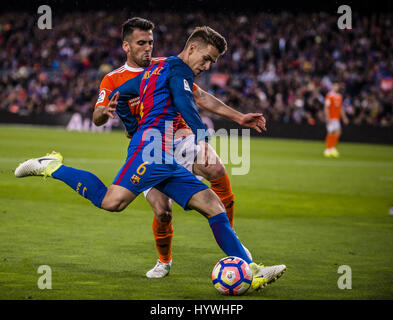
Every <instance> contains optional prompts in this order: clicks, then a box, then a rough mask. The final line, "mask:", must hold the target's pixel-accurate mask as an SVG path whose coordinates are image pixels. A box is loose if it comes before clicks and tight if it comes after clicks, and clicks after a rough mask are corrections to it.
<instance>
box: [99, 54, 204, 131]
mask: <svg viewBox="0 0 393 320" xmlns="http://www.w3.org/2000/svg"><path fill="white" fill-rule="evenodd" d="M165 59H166V58H153V59H152V61H151V64H155V63H158V62H161V61H163V60H165ZM143 70H144V69H143V68H132V67H130V66H128V65H127V63H125V64H124V65H123V66H121V67H120V68H118V69H116V70H113V71H112V72H110V73H108V74H107V75H106V76H105V77H104V78H103V79H102V81H101V85H100V93H99V95H98V100H97V102H96V105H95V108H97V107H98V106H107V105H108V103H109V98H108V97H109V95H110V94H111V93H112V91H113V90H115V89H116V88H117V87H119V86H121V85H122V84H123V83H124V82H126V81H128V80H130V79H132V78H135V77H136V76H138V74H140V73H141V72H142V71H143ZM197 88H198V86H197V85H196V84H195V83H194V84H193V87H192V90H193V91H194V90H196V89H197ZM128 107H129V108H130V110H131V113H132V115H133V116H134V117H135V118H136V119H137V120H138V121H139V120H140V106H139V97H136V98H133V99H130V100H129V101H128ZM178 117H179V121H178V124H177V127H176V128H174V131H176V130H179V129H183V128H188V129H189V127H188V126H187V124H186V122H185V121H184V119H183V118H182V117H181V115H180V113H179V115H178ZM175 122H177V121H176V119H175Z"/></svg>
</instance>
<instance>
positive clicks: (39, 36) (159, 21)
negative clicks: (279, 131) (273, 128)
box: [0, 11, 393, 126]
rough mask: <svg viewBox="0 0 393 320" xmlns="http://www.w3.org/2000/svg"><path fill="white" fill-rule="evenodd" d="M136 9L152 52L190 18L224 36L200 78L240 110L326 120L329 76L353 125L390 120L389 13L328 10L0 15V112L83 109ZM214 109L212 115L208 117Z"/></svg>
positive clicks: (169, 45)
mask: <svg viewBox="0 0 393 320" xmlns="http://www.w3.org/2000/svg"><path fill="white" fill-rule="evenodd" d="M132 16H141V17H144V18H147V19H150V20H152V21H153V22H154V23H155V24H156V28H155V31H154V36H155V47H154V51H153V56H156V57H160V56H170V55H176V54H178V53H179V52H180V51H181V50H182V48H183V45H184V43H185V40H186V39H187V37H188V35H189V34H190V32H191V31H192V29H193V28H194V27H195V26H199V25H209V26H211V27H212V28H214V29H216V30H217V31H218V32H220V33H221V34H223V35H224V36H225V37H226V39H227V41H228V51H227V52H226V53H225V55H224V56H223V57H222V58H220V59H219V61H218V63H217V64H215V65H213V67H212V69H211V70H210V71H209V72H206V73H204V74H203V75H202V76H201V77H200V78H199V79H197V82H198V84H199V85H200V86H201V87H202V88H204V89H205V90H208V91H209V92H211V93H213V94H214V95H216V96H217V97H218V98H220V99H222V100H223V101H224V102H226V103H227V104H228V105H230V106H232V107H234V108H236V109H238V110H240V111H242V112H262V113H263V114H264V115H265V117H266V118H267V119H268V120H269V121H281V122H286V123H308V124H309V125H314V124H317V123H321V122H323V121H324V117H323V103H324V97H325V95H326V93H327V92H328V91H329V90H330V87H331V84H332V82H333V81H338V82H339V83H340V84H341V91H342V94H343V98H344V102H343V107H344V108H345V111H346V113H347V115H348V118H349V119H350V122H351V123H353V124H370V125H377V126H391V125H392V124H393V50H392V48H393V37H392V32H393V15H392V14H388V13H384V14H378V15H371V14H370V15H369V16H358V15H356V14H355V13H354V14H353V21H352V29H351V30H340V29H339V28H338V26H337V19H338V15H337V14H336V15H332V14H327V13H307V14H306V13H304V14H292V13H288V12H282V13H263V12H260V13H257V12H256V13H253V14H247V15H238V14H236V13H232V14H229V13H225V14H224V13H214V14H209V13H205V12H196V13H192V14H191V13H189V14H176V13H173V12H172V13H169V12H167V13H165V12H157V13H152V12H138V13H135V12H125V11H119V12H108V13H107V12H103V11H97V12H83V13H65V14H61V15H59V14H57V13H56V12H53V20H52V29H50V30H46V29H44V30H40V29H39V28H38V27H37V16H32V15H29V14H27V13H20V12H18V13H7V14H3V15H0V110H6V111H8V112H12V113H15V114H20V115H29V114H44V113H51V114H58V113H63V112H74V111H78V112H80V113H82V114H86V115H87V114H89V113H91V112H92V108H93V106H94V104H95V102H96V100H97V97H98V88H99V85H100V81H101V79H102V78H103V76H104V75H105V74H106V73H108V72H110V71H111V70H113V69H115V68H117V67H119V66H121V65H123V64H124V62H125V54H124V52H123V50H122V48H121V39H120V38H121V24H122V22H123V21H125V20H127V19H128V18H130V17H132ZM210 116H211V115H210Z"/></svg>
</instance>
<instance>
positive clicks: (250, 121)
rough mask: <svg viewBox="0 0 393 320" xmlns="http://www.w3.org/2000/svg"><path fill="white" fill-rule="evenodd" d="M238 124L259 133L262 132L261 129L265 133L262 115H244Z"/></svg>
mask: <svg viewBox="0 0 393 320" xmlns="http://www.w3.org/2000/svg"><path fill="white" fill-rule="evenodd" d="M239 124H240V125H241V126H243V127H247V128H251V129H254V130H256V131H258V132H259V133H261V132H262V131H261V129H262V130H263V131H266V119H265V117H264V116H263V115H262V113H246V114H244V115H243V117H242V119H241V120H240V121H239Z"/></svg>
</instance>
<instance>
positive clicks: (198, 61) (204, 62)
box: [188, 43, 220, 76]
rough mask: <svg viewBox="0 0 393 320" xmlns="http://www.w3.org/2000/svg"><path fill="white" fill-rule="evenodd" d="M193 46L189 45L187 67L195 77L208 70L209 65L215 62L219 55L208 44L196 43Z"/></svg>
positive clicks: (215, 49) (214, 48)
mask: <svg viewBox="0 0 393 320" xmlns="http://www.w3.org/2000/svg"><path fill="white" fill-rule="evenodd" d="M193 45H194V44H191V47H190V49H191V50H190V55H189V60H188V65H189V67H190V68H191V69H192V71H193V72H194V75H195V76H197V75H199V74H201V73H202V72H204V71H207V70H209V69H210V67H211V65H212V64H213V63H216V62H217V60H218V58H219V56H220V53H219V52H218V50H217V48H216V47H214V46H212V45H210V44H208V45H202V44H198V43H196V44H195V46H193Z"/></svg>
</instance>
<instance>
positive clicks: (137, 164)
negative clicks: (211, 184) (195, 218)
mask: <svg viewBox="0 0 393 320" xmlns="http://www.w3.org/2000/svg"><path fill="white" fill-rule="evenodd" d="M113 184H114V185H119V186H122V187H124V188H126V189H128V190H130V191H131V192H133V193H134V194H135V195H138V194H139V193H141V192H143V191H144V190H146V189H149V188H152V187H155V188H156V189H158V190H159V191H161V192H162V193H164V194H166V195H167V196H168V197H169V198H171V199H173V200H174V201H175V202H176V203H177V204H179V205H180V206H181V207H182V208H183V209H184V210H189V209H188V208H187V203H188V201H189V200H190V199H191V197H192V196H193V195H194V194H195V193H197V192H199V191H202V190H205V189H208V186H207V185H206V184H204V183H203V182H201V181H199V180H198V179H197V178H196V177H195V176H194V175H193V174H192V173H191V172H190V171H188V170H187V169H186V168H184V167H183V166H181V165H180V164H178V163H177V162H176V161H175V160H174V159H173V163H171V164H164V163H163V164H158V163H154V162H153V163H148V162H146V161H145V162H144V161H143V160H142V152H136V151H134V152H129V155H128V157H127V160H126V162H125V164H124V165H123V167H122V168H121V169H120V171H119V173H118V174H117V176H116V178H115V179H114V181H113Z"/></svg>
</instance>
